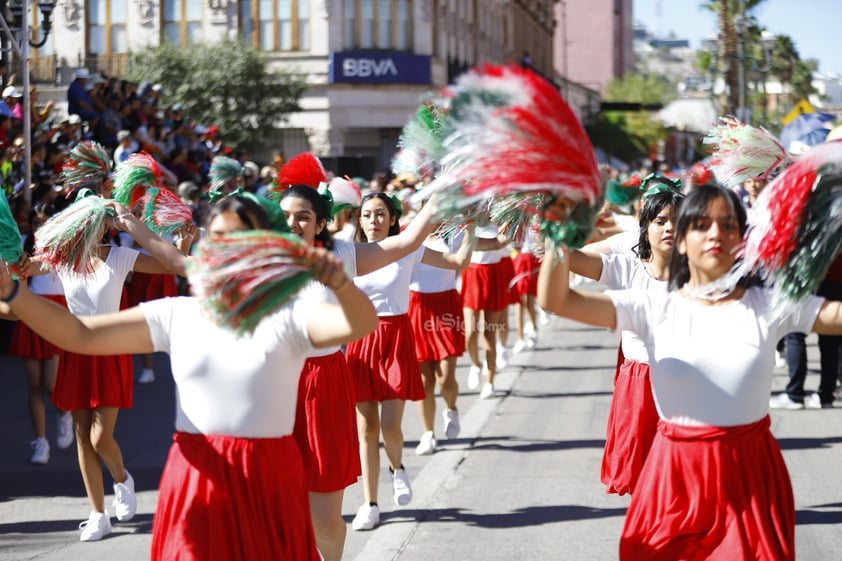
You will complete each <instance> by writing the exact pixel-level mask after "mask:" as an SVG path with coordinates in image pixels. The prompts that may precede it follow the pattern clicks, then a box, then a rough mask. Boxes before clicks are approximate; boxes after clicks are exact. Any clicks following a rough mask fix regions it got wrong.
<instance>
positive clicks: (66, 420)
mask: <svg viewBox="0 0 842 561" xmlns="http://www.w3.org/2000/svg"><path fill="white" fill-rule="evenodd" d="M71 444H73V415H71V414H70V411H68V412H67V413H59V414H58V416H57V417H56V446H58V447H59V448H61V449H62V450H63V449H65V448H70V445H71Z"/></svg>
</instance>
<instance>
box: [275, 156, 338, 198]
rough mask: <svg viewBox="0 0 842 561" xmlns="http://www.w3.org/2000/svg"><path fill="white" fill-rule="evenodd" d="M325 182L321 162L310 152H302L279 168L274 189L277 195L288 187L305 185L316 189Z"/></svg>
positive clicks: (325, 173) (324, 173)
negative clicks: (275, 188)
mask: <svg viewBox="0 0 842 561" xmlns="http://www.w3.org/2000/svg"><path fill="white" fill-rule="evenodd" d="M327 181H328V178H327V172H326V171H325V168H324V166H323V165H322V162H321V160H319V159H318V158H317V157H316V156H315V155H314V154H313V153H312V152H302V153H301V154H298V155H297V156H293V157H292V158H290V159H289V160H288V161H287V162H286V163H285V164H284V165H283V166H281V170H280V171H279V172H278V180H277V185H276V187H277V192H279V193H282V192H284V191H286V190H287V189H288V188H289V186H290V185H307V186H308V187H312V188H313V189H317V188H318V187H319V185H320V184H321V183H327Z"/></svg>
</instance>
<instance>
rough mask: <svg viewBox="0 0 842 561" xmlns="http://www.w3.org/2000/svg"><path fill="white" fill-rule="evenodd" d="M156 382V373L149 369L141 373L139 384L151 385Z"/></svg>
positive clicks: (138, 379)
mask: <svg viewBox="0 0 842 561" xmlns="http://www.w3.org/2000/svg"><path fill="white" fill-rule="evenodd" d="M154 381H155V371H154V370H150V369H148V368H144V369H143V372H141V373H140V376H138V378H137V383H138V384H151V383H152V382H154Z"/></svg>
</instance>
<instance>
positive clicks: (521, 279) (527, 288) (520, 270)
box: [512, 253, 541, 297]
mask: <svg viewBox="0 0 842 561" xmlns="http://www.w3.org/2000/svg"><path fill="white" fill-rule="evenodd" d="M514 266H515V278H514V279H513V280H514V286H513V287H512V290H514V293H515V294H516V295H517V296H518V297H522V296H537V295H538V271H539V270H540V268H541V263H540V262H539V261H538V258H537V257H536V256H535V255H534V254H532V253H518V254H517V257H515V259H514Z"/></svg>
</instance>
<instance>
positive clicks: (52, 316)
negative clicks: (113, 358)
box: [0, 267, 154, 355]
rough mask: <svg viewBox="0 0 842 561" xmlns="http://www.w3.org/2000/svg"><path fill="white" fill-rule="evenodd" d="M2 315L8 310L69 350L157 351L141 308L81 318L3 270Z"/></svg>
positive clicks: (92, 352)
mask: <svg viewBox="0 0 842 561" xmlns="http://www.w3.org/2000/svg"><path fill="white" fill-rule="evenodd" d="M0 299H2V300H3V301H7V302H4V303H1V304H0V313H3V312H4V310H8V311H9V312H11V313H12V314H14V315H15V316H16V317H17V318H18V319H19V320H21V321H23V322H24V323H26V324H27V325H28V326H29V327H30V328H31V329H32V330H33V331H35V332H36V333H38V334H39V335H40V336H42V337H43V338H45V339H46V340H48V341H49V342H51V343H53V344H54V345H57V346H59V347H61V348H62V349H66V350H68V351H72V352H75V353H80V354H87V355H114V354H144V353H151V352H153V351H154V349H153V348H152V340H151V338H150V335H149V328H148V327H147V326H146V320H145V318H144V317H143V313H142V312H141V311H140V309H139V308H131V309H129V310H124V311H121V312H117V313H114V314H104V315H100V316H88V317H79V318H77V317H76V316H74V315H73V314H71V313H70V312H69V311H68V310H67V309H66V308H63V307H61V306H59V305H58V304H55V303H53V302H51V301H49V300H47V299H46V298H41V297H39V296H36V295H35V294H32V293H31V292H30V291H29V289H28V288H27V287H26V282H24V281H13V280H12V278H11V276H10V275H9V272H8V270H7V269H6V267H0Z"/></svg>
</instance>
